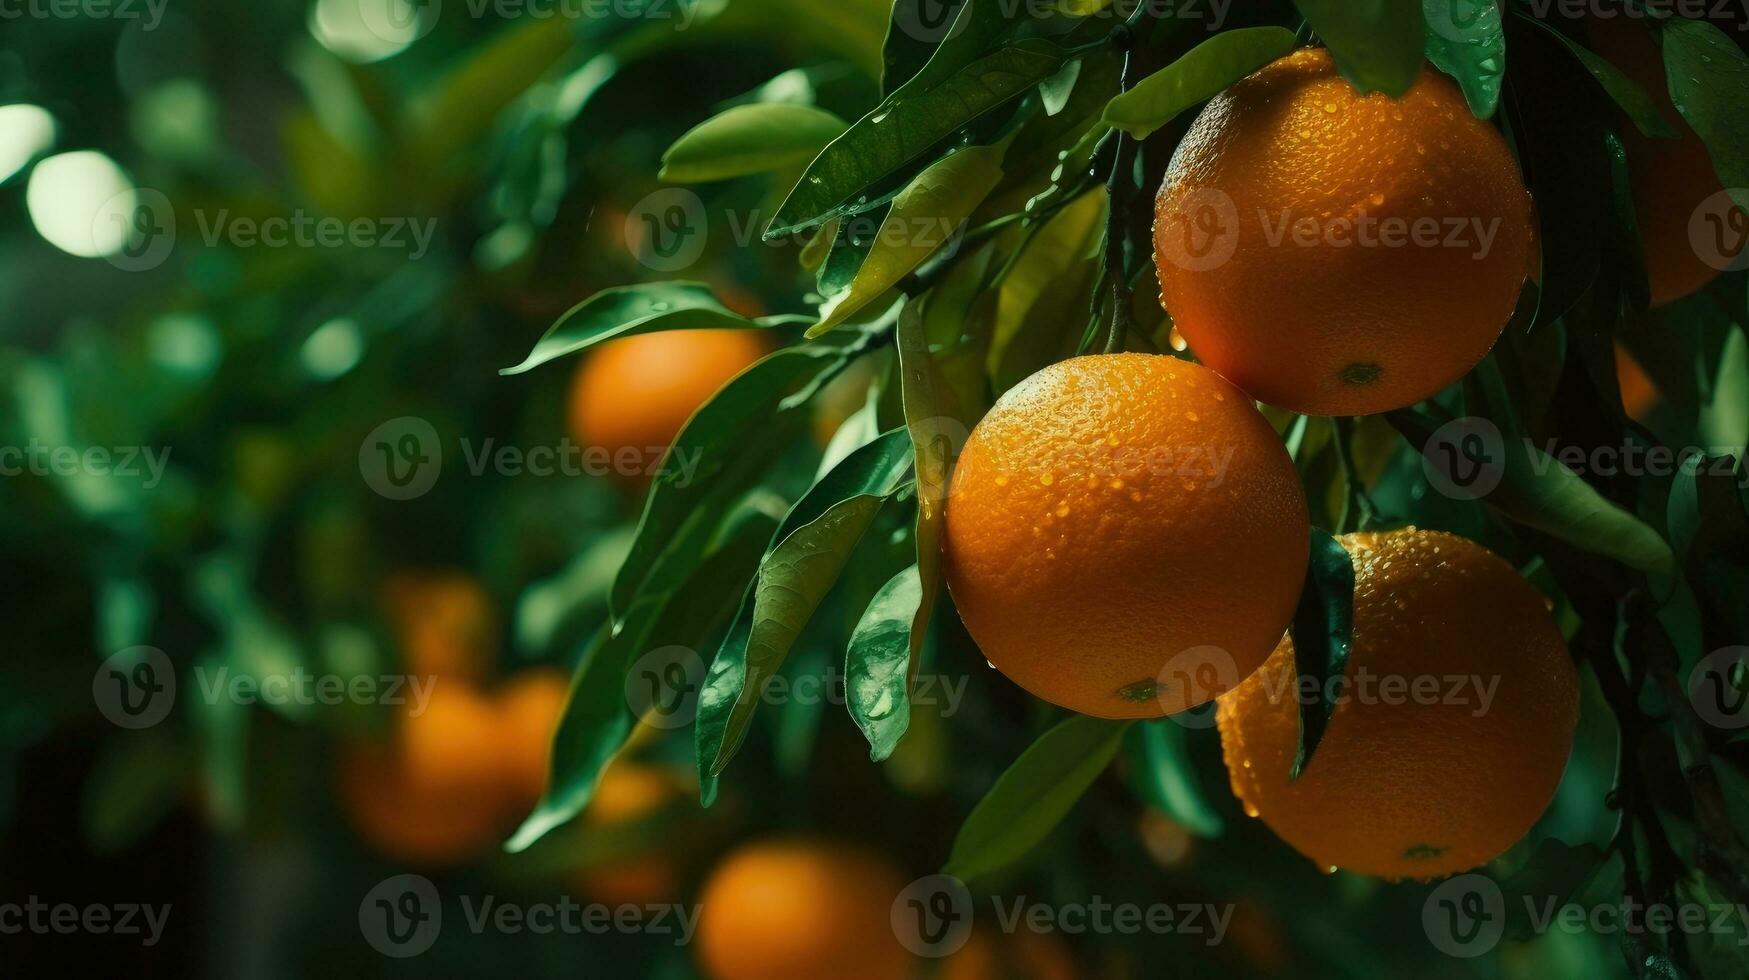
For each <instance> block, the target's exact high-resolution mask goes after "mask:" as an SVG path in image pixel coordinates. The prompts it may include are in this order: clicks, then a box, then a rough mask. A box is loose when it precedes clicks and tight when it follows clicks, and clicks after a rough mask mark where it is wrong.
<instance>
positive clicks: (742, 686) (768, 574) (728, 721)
mask: <svg viewBox="0 0 1749 980" xmlns="http://www.w3.org/2000/svg"><path fill="white" fill-rule="evenodd" d="M910 469H911V445H910V441H909V438H908V437H907V436H906V433H905V432H904V430H902V429H895V430H893V431H892V432H888V433H886V434H884V435H882V436H881V437H880V438H878V439H876V440H875V441H874V442H871V443H869V444H868V445H866V446H864V447H862V448H861V449H858V450H857V451H856V452H854V453H851V454H850V455H849V456H847V457H846V458H845V460H844V462H842V463H839V464H838V465H837V466H836V467H834V468H833V469H832V471H831V472H830V473H827V474H826V475H825V476H824V477H823V478H821V480H820V481H819V482H818V483H816V484H815V485H814V486H813V488H812V489H810V490H809V491H808V492H807V493H806V494H805V495H803V497H802V499H801V500H799V501H797V502H796V504H795V506H794V507H792V508H790V512H789V514H788V515H786V516H785V517H784V520H783V524H782V525H781V526H780V527H779V528H778V529H777V533H776V534H775V535H774V536H773V538H772V544H771V547H770V548H769V549H768V550H767V551H766V554H765V558H764V559H763V560H762V561H761V562H760V564H759V578H758V580H757V581H756V582H755V583H754V585H753V587H752V588H751V589H749V590H748V593H747V595H746V596H745V597H744V598H743V599H742V602H741V609H740V612H739V613H738V614H737V615H736V618H735V626H734V627H733V628H732V629H731V630H730V632H729V636H728V638H727V639H726V640H725V641H724V642H723V645H722V647H721V648H720V649H719V650H718V651H717V657H716V660H715V661H714V662H713V663H712V664H711V670H710V676H709V678H708V679H707V681H706V684H705V691H704V694H703V696H702V697H701V698H700V702H699V719H698V731H697V742H698V753H699V754H698V761H699V766H700V777H701V778H709V777H712V776H716V775H718V774H720V773H721V772H722V771H723V768H724V766H726V765H728V762H729V759H730V758H731V757H732V756H733V755H734V754H735V751H736V749H738V748H739V747H740V743H741V740H742V739H743V738H744V737H746V734H747V725H748V723H749V722H750V721H751V720H752V717H753V711H754V709H755V708H756V707H757V706H758V700H759V695H760V692H761V691H762V690H763V689H764V686H765V684H766V682H767V681H769V680H770V678H771V677H772V676H774V675H775V674H776V673H777V671H778V669H779V668H781V667H782V666H783V661H784V659H785V658H786V657H787V656H788V655H789V651H790V647H791V646H792V645H793V644H794V643H795V640H796V637H797V636H799V635H800V634H801V631H802V628H803V627H804V626H806V625H807V623H808V620H809V619H810V618H812V616H813V614H814V610H815V609H816V608H817V607H818V606H819V604H820V600H821V599H823V598H825V596H826V593H827V592H829V591H830V590H831V588H832V585H833V584H834V583H835V582H837V580H838V575H839V573H840V572H842V571H843V570H844V564H845V562H847V561H848V560H849V558H850V555H851V553H852V552H853V551H854V550H855V548H856V544H857V542H858V541H860V540H861V539H862V535H863V532H865V531H867V530H868V527H869V525H870V524H871V523H873V521H874V518H875V515H876V514H877V513H879V511H880V508H881V505H882V504H883V503H884V502H885V501H886V498H887V497H888V496H891V495H892V494H893V493H895V492H896V491H897V490H898V489H899V488H900V487H901V486H902V485H903V481H904V479H905V477H906V475H907V474H908V473H909V472H910Z"/></svg>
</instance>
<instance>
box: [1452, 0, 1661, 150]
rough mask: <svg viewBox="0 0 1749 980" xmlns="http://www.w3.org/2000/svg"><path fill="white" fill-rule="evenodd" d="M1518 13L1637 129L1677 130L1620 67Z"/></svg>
mask: <svg viewBox="0 0 1749 980" xmlns="http://www.w3.org/2000/svg"><path fill="white" fill-rule="evenodd" d="M1428 2H1430V3H1431V2H1433V0H1428ZM1519 15H1520V16H1522V17H1524V19H1526V20H1528V21H1530V22H1531V23H1533V24H1535V25H1537V26H1538V27H1541V28H1542V29H1543V30H1545V31H1548V32H1549V33H1550V34H1553V35H1554V36H1555V37H1557V38H1559V39H1560V41H1561V43H1562V44H1564V45H1566V46H1567V50H1568V51H1571V52H1573V56H1574V57H1575V58H1578V59H1579V63H1580V64H1581V65H1584V66H1585V70H1586V71H1588V72H1590V73H1591V77H1592V78H1595V79H1597V84H1599V85H1601V86H1603V90H1604V92H1606V93H1608V94H1609V97H1610V98H1611V99H1614V100H1615V104H1616V105H1618V106H1620V107H1621V110H1622V111H1623V112H1625V113H1627V116H1628V118H1629V119H1630V120H1632V121H1633V124H1634V126H1635V127H1636V128H1638V129H1639V131H1640V132H1642V133H1645V134H1646V135H1647V136H1651V137H1655V138H1658V139H1667V138H1671V137H1674V136H1675V135H1676V130H1675V129H1674V128H1673V127H1672V126H1671V125H1670V122H1669V120H1667V119H1665V118H1664V114H1663V113H1662V112H1659V111H1658V104H1657V103H1656V102H1654V101H1653V100H1652V97H1651V95H1649V94H1648V93H1647V92H1646V90H1645V89H1643V88H1641V87H1640V83H1638V82H1636V81H1634V80H1633V79H1631V78H1629V77H1627V76H1626V75H1624V74H1622V71H1621V69H1620V68H1617V67H1616V66H1614V65H1612V64H1610V63H1609V62H1608V61H1607V60H1606V59H1604V57H1603V56H1602V55H1599V54H1597V53H1596V52H1595V51H1591V50H1589V49H1587V48H1585V47H1583V46H1582V45H1580V44H1579V42H1577V41H1575V40H1573V39H1572V38H1570V37H1568V36H1567V35H1565V34H1562V33H1561V32H1560V31H1558V30H1556V29H1555V28H1554V26H1553V25H1551V24H1549V23H1548V22H1547V21H1545V20H1543V19H1541V18H1539V17H1533V16H1531V15H1530V14H1528V13H1525V12H1524V11H1519Z"/></svg>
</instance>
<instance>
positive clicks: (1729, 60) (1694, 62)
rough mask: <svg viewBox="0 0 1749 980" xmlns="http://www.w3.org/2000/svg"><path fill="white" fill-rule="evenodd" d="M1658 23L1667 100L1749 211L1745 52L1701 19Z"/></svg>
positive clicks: (1747, 65) (1747, 66)
mask: <svg viewBox="0 0 1749 980" xmlns="http://www.w3.org/2000/svg"><path fill="white" fill-rule="evenodd" d="M1660 23H1661V24H1662V25H1663V26H1662V31H1661V33H1662V37H1663V50H1664V67H1665V70H1666V71H1667V72H1668V74H1669V82H1670V101H1671V102H1672V103H1674V104H1675V106H1676V111H1677V112H1680V113H1682V118H1683V119H1686V120H1687V121H1688V125H1689V127H1690V128H1692V129H1693V130H1694V131H1695V133H1696V134H1697V135H1699V136H1700V138H1701V141H1702V142H1704V143H1705V144H1706V148H1707V155H1708V156H1710V157H1711V158H1712V161H1713V169H1714V170H1717V171H1718V174H1719V180H1720V181H1721V182H1722V183H1723V184H1724V185H1725V186H1726V187H1727V188H1729V189H1730V191H1731V196H1732V199H1733V200H1735V201H1736V202H1737V206H1738V207H1740V208H1744V209H1746V210H1749V111H1746V110H1745V107H1749V55H1745V54H1744V53H1743V49H1741V48H1739V47H1737V44H1736V42H1734V41H1732V40H1731V39H1730V38H1729V37H1727V36H1726V35H1725V33H1724V32H1723V31H1721V30H1719V29H1718V28H1717V27H1714V26H1713V25H1711V24H1708V23H1706V22H1705V21H1699V20H1685V19H1683V18H1681V17H1672V18H1670V19H1668V20H1664V21H1660Z"/></svg>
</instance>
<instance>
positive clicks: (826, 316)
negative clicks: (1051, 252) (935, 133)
mask: <svg viewBox="0 0 1749 980" xmlns="http://www.w3.org/2000/svg"><path fill="white" fill-rule="evenodd" d="M1001 179H1002V147H999V146H972V147H967V148H966V149H964V150H961V151H959V152H958V153H955V154H953V155H952V156H949V157H947V158H946V159H944V160H942V161H940V162H938V163H936V164H935V165H934V166H931V167H930V168H929V169H928V170H925V171H923V172H922V173H920V174H918V175H917V179H916V180H914V181H912V182H911V186H909V187H907V188H905V190H904V193H902V194H900V195H899V196H898V197H896V198H894V199H893V208H892V211H891V212H889V213H888V215H887V218H886V220H885V221H884V222H882V223H881V230H880V232H879V233H878V234H876V236H875V242H874V246H873V247H872V248H870V249H869V252H868V255H867V257H866V258H864V259H863V261H862V265H861V267H860V268H858V269H857V271H856V277H855V278H854V279H853V280H851V283H850V288H849V289H848V290H846V291H845V292H844V293H842V294H840V295H839V296H838V297H836V298H835V299H833V301H832V302H830V303H828V304H827V305H826V307H825V309H823V310H821V311H820V322H819V323H817V324H815V325H814V326H812V327H810V328H808V334H807V335H808V337H809V339H812V338H814V337H818V336H819V335H821V334H823V333H825V332H827V331H828V330H831V329H832V328H834V327H836V326H839V325H840V324H842V323H844V322H845V321H846V320H848V319H849V318H850V317H851V316H853V315H855V314H856V313H857V312H858V311H860V310H861V309H862V308H863V307H865V306H867V305H868V304H870V303H872V302H874V301H875V300H876V299H878V298H879V297H880V296H882V295H884V294H885V293H886V292H887V290H889V289H891V288H893V287H894V286H896V285H898V283H899V281H900V280H901V279H903V278H904V277H905V276H907V275H909V274H910V273H911V272H912V271H913V270H915V269H916V268H917V267H918V266H920V265H922V264H923V261H924V260H925V259H927V258H929V257H930V256H931V255H933V254H935V253H936V252H937V251H939V250H941V249H942V248H944V247H946V246H948V245H949V244H950V243H952V242H953V241H956V240H957V238H958V236H959V234H960V232H961V231H962V230H963V229H964V227H965V223H966V219H968V218H969V217H971V214H972V212H973V211H974V210H976V209H977V207H978V205H979V204H981V203H983V200H984V198H986V197H988V196H989V194H990V191H991V189H993V188H994V187H995V186H996V182H997V181H999V180H1001Z"/></svg>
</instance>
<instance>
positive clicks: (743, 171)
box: [657, 102, 846, 184]
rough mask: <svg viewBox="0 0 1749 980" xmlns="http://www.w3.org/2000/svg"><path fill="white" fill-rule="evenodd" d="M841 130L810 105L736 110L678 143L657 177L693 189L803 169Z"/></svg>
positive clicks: (837, 123)
mask: <svg viewBox="0 0 1749 980" xmlns="http://www.w3.org/2000/svg"><path fill="white" fill-rule="evenodd" d="M845 128H846V126H845V123H844V120H842V119H839V118H838V117H837V116H835V115H833V114H832V113H830V112H827V111H826V110H824V109H819V108H815V107H814V106H811V105H795V104H791V103H778V102H764V103H758V104H755V105H741V106H735V107H733V108H731V109H727V110H725V111H723V112H722V113H719V114H718V115H716V116H713V117H711V118H710V119H708V120H706V121H704V122H702V123H700V124H699V125H697V126H696V127H694V128H693V129H691V130H689V131H688V132H687V133H686V135H684V136H682V137H680V139H678V140H676V141H675V142H674V145H673V146H670V147H669V148H668V152H667V153H665V154H663V155H662V170H661V172H660V173H659V174H658V175H657V177H658V178H659V179H661V180H666V181H669V182H672V183H678V184H696V183H704V182H706V181H712V180H728V179H730V178H733V177H745V176H748V175H750V174H762V173H770V172H771V171H774V170H783V169H785V168H788V167H795V166H801V165H804V164H806V163H808V162H809V161H810V160H812V159H814V156H815V155H816V154H818V153H819V152H820V148H821V147H823V146H825V145H826V144H827V143H830V142H831V141H832V140H834V139H837V138H838V137H839V136H840V135H842V134H843V132H844V130H845Z"/></svg>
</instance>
